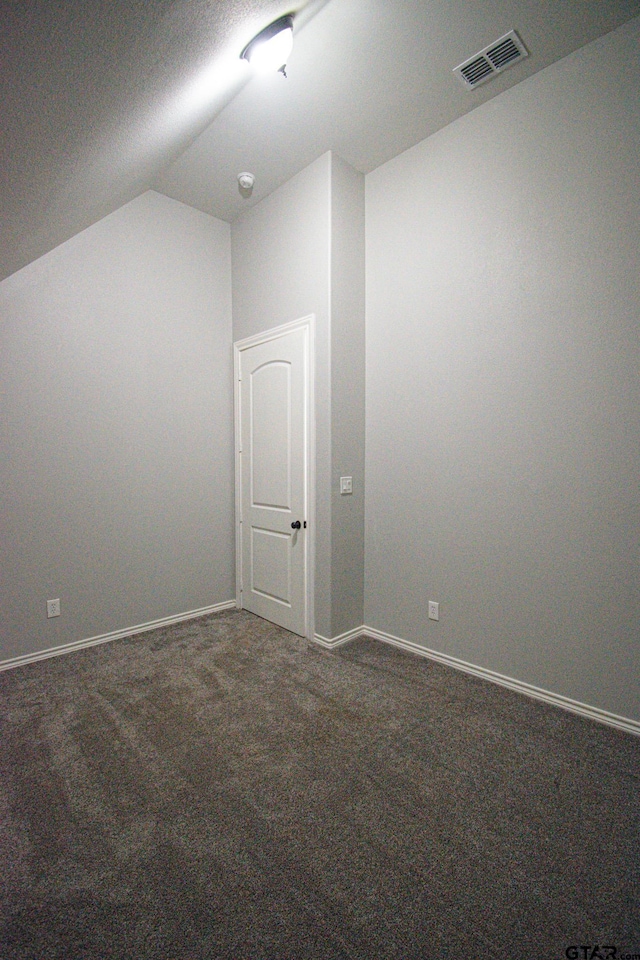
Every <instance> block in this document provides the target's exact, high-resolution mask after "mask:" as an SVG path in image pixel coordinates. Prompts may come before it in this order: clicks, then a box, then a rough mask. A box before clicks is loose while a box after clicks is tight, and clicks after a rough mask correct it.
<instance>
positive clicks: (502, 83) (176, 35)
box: [0, 0, 640, 279]
mask: <svg viewBox="0 0 640 960" xmlns="http://www.w3.org/2000/svg"><path fill="white" fill-rule="evenodd" d="M292 10H294V11H297V12H296V19H295V46H294V51H293V54H292V55H291V57H290V60H289V64H288V69H287V73H288V79H286V80H285V79H284V78H282V77H281V76H279V75H276V76H270V77H260V78H250V73H249V68H248V66H247V65H246V64H245V63H244V62H241V61H240V60H239V58H238V54H239V52H240V50H241V49H242V47H243V45H244V44H245V43H246V42H247V41H248V40H249V39H250V38H251V36H253V34H254V33H256V32H257V31H258V30H259V29H261V28H262V27H263V26H265V25H266V24H267V23H269V22H270V21H271V20H273V19H275V18H276V17H278V16H280V15H281V14H283V13H287V12H291V11H292ZM638 15H640V0H307V2H305V0H298V2H296V3H294V4H293V5H291V4H288V3H286V2H285V0H91V2H87V0H58V2H53V0H21V2H19V3H15V4H12V5H10V4H8V3H3V4H2V17H1V21H0V27H1V30H0V43H1V48H0V56H1V65H0V91H1V97H2V100H1V102H2V107H1V110H2V125H1V128H0V157H1V161H2V167H1V169H0V175H1V181H0V187H1V193H0V218H1V221H0V222H1V232H0V279H1V278H2V277H5V276H7V275H8V274H10V273H12V272H13V271H15V270H17V269H19V268H20V267H21V266H23V265H25V264H26V263H28V262H30V261H31V260H33V259H35V258H36V257H38V256H41V255H42V254H43V253H45V252H46V251H47V250H49V249H51V248H52V247H54V246H56V245H57V244H58V243H61V242H62V241H64V240H66V239H68V238H69V237H71V236H73V235H74V234H75V233H77V232H79V231H80V230H82V229H84V228H85V227H87V226H89V225H90V224H91V223H94V222H95V221H96V220H98V219H100V217H102V216H105V215H106V214H107V213H110V212H111V211H113V210H115V209H117V207H119V206H120V205H121V204H122V203H125V202H127V201H128V200H131V199H133V197H135V196H137V195H138V194H139V193H141V192H143V191H144V190H147V189H150V188H153V189H156V190H159V191H160V192H163V193H166V194H167V195H168V196H171V197H174V198H175V199H177V200H181V201H184V202H185V203H188V204H191V205H192V206H195V207H197V208H199V209H201V210H205V211H207V212H209V213H212V214H214V215H215V216H217V217H220V218H222V219H224V220H233V219H234V218H236V217H237V216H239V215H240V214H241V213H242V212H243V211H244V210H246V209H247V207H248V206H250V205H251V204H253V203H255V202H257V201H258V200H260V199H261V198H262V197H264V196H266V195H267V194H269V193H270V192H271V191H273V190H274V189H275V188H276V187H277V186H279V185H280V184H281V183H283V182H284V181H286V180H288V179H289V178H290V177H291V176H293V175H294V174H295V173H297V172H298V171H299V170H300V169H302V168H303V167H304V166H306V165H307V164H308V163H310V162H311V161H312V160H314V159H315V158H316V157H317V156H319V155H320V154H321V153H324V152H325V151H326V150H329V149H331V150H335V151H336V152H337V153H338V154H340V155H341V156H342V157H343V158H344V159H345V160H347V161H348V162H349V163H351V164H352V165H353V166H354V167H356V168H357V169H358V170H361V171H362V172H364V173H367V172H369V171H370V170H372V169H374V168H375V167H377V166H379V165H380V164H381V163H384V162H385V161H386V160H388V159H390V158H391V157H393V156H395V155H396V154H398V153H400V152H401V151H403V150H405V149H407V148H408V147H410V146H412V145H413V144H414V143H417V142H419V141H420V140H423V139H424V138H425V137H427V136H429V135H430V134H432V133H434V132H435V131H436V130H438V129H440V128H441V127H443V126H445V125H446V124H448V123H451V122H452V121H453V120H455V119H456V118H457V117H459V116H461V115H462V114H464V113H467V112H468V111H469V110H472V109H474V107H476V106H478V104H480V103H483V102H484V101H486V100H488V99H490V98H491V97H494V96H496V94H498V93H500V92H502V91H503V90H506V89H507V88H508V87H510V86H513V85H514V84H516V83H518V82H520V81H521V80H523V79H524V78H525V77H527V76H529V75H531V74H532V73H535V72H536V71H538V70H541V69H542V68H543V67H545V66H547V65H548V64H550V63H553V62H554V61H555V60H558V59H560V58H561V57H563V56H566V55H567V54H568V53H570V52H571V51H573V50H575V49H577V48H578V47H580V46H583V45H584V44H585V43H588V42H589V41H591V40H593V39H595V38H596V37H598V36H601V35H602V34H604V33H607V32H608V31H610V30H612V29H614V28H615V27H617V26H619V25H621V24H622V23H624V22H626V21H627V20H629V19H631V18H632V17H634V16H638ZM511 29H516V30H517V31H518V32H519V34H520V36H521V37H522V39H523V41H524V43H525V45H526V46H527V48H528V50H529V52H530V56H529V57H528V58H527V59H526V60H523V61H522V62H521V63H518V64H516V65H515V66H514V67H513V68H511V69H509V70H507V71H505V73H503V74H501V75H500V76H498V77H496V78H495V79H492V80H491V81H489V82H488V83H486V84H484V85H483V86H481V87H479V88H477V89H476V90H470V91H468V90H465V89H464V88H463V86H462V84H461V83H460V81H459V80H458V79H457V78H456V77H454V76H453V74H452V70H453V68H454V67H456V66H457V65H458V64H459V63H460V62H462V61H463V60H466V59H467V58H468V57H470V56H472V55H473V54H474V53H475V52H476V51H478V50H480V49H482V48H483V47H485V46H486V45H487V44H489V43H492V42H493V41H494V40H496V39H498V37H500V36H502V35H503V34H504V33H506V32H507V31H509V30H511ZM241 170H249V171H251V172H253V173H254V174H255V176H256V184H255V187H254V190H253V194H252V196H251V198H249V199H248V198H246V197H243V196H241V194H240V192H239V189H238V184H237V180H236V177H237V174H238V173H239V172H240V171H241Z"/></svg>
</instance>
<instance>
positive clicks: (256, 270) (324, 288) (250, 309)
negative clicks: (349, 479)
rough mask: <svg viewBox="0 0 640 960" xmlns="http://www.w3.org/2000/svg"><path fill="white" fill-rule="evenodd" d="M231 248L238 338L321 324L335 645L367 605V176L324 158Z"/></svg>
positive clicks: (320, 548) (323, 599) (323, 547)
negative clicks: (310, 320) (346, 487)
mask: <svg viewBox="0 0 640 960" xmlns="http://www.w3.org/2000/svg"><path fill="white" fill-rule="evenodd" d="M231 245H232V262H233V338H234V340H240V339H243V338H244V337H248V336H251V335H252V334H254V333H260V332H262V331H264V330H268V329H269V328H271V327H275V326H278V325H279V324H282V323H287V322H288V321H291V320H297V319H299V318H300V317H303V316H306V315H308V314H310V313H313V314H314V315H315V318H316V365H315V384H316V530H315V533H316V551H315V632H316V633H318V634H320V635H321V636H324V637H327V638H331V637H334V636H337V635H338V634H340V633H342V632H344V631H346V630H349V629H352V628H354V627H358V626H360V625H361V624H362V616H363V604H364V582H363V571H364V177H363V176H362V174H359V173H357V172H356V171H355V170H353V169H352V168H351V167H349V166H348V164H346V163H345V162H344V161H342V160H340V158H338V157H336V156H332V154H331V153H326V154H324V155H323V156H321V157H320V158H319V159H318V160H316V161H315V162H314V163H312V164H311V165H310V166H308V167H307V168H306V169H304V170H303V171H302V172H301V173H299V174H298V175H297V176H296V177H294V178H293V179H292V180H290V181H288V183H286V184H284V185H283V186H282V187H280V188H279V189H278V190H276V191H275V192H274V193H272V194H271V195H270V196H269V197H267V198H266V199H264V200H263V201H262V202H261V203H259V204H257V205H256V206H255V207H252V208H251V209H250V210H249V211H248V212H247V213H246V215H245V216H243V217H241V218H240V219H239V220H237V221H236V222H235V223H233V224H232V227H231ZM345 474H346V475H353V477H354V491H355V492H354V494H353V496H351V497H340V495H339V492H338V480H339V477H340V475H345Z"/></svg>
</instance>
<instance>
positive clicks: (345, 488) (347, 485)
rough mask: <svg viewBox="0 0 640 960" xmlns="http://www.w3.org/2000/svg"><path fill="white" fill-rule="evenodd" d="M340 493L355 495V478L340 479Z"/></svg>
mask: <svg viewBox="0 0 640 960" xmlns="http://www.w3.org/2000/svg"><path fill="white" fill-rule="evenodd" d="M340 493H341V494H343V495H344V494H345V493H353V477H340Z"/></svg>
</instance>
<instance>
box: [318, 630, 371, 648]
mask: <svg viewBox="0 0 640 960" xmlns="http://www.w3.org/2000/svg"><path fill="white" fill-rule="evenodd" d="M365 632H366V627H355V628H354V629H353V630H347V632H346V633H341V634H340V635H339V636H337V637H331V638H329V637H323V636H321V635H320V634H319V633H316V634H314V636H313V639H314V641H315V642H316V643H319V644H320V646H321V647H325V648H326V649H327V650H333V648H334V647H339V646H341V645H342V644H343V643H348V642H349V640H355V639H356V637H361V636H362V634H363V633H365Z"/></svg>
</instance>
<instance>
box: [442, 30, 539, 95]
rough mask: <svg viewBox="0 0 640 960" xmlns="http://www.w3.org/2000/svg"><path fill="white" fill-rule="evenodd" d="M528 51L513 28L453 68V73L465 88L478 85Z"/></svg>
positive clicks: (522, 56) (509, 65)
mask: <svg viewBox="0 0 640 960" xmlns="http://www.w3.org/2000/svg"><path fill="white" fill-rule="evenodd" d="M528 56H529V52H528V50H527V48H526V47H525V45H524V43H523V42H522V40H521V39H520V37H519V36H518V34H517V33H516V31H515V30H510V31H509V33H505V35H504V37H500V39H499V40H496V41H495V42H494V43H490V44H489V46H488V47H485V48H484V50H480V51H479V53H476V54H474V55H473V56H472V57H469V59H468V60H465V61H464V63H461V64H460V66H459V67H456V68H455V69H454V71H453V72H454V73H455V74H456V75H457V76H458V77H459V78H460V80H461V82H462V83H463V85H464V86H465V87H467V89H469V88H470V87H478V86H480V84H481V83H485V82H486V81H487V80H491V78H492V77H494V76H496V74H498V73H502V71H503V70H506V69H507V67H512V66H513V65H514V63H518V62H519V61H520V60H523V59H524V58H525V57H528Z"/></svg>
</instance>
